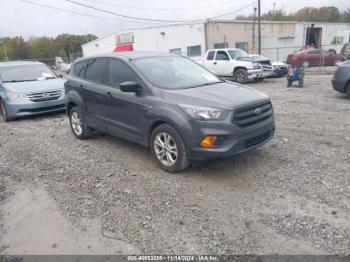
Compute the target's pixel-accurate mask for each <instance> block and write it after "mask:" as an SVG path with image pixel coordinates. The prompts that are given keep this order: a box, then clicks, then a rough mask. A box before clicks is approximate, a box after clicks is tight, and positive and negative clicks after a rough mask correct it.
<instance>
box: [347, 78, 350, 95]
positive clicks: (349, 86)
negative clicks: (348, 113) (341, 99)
mask: <svg viewBox="0 0 350 262" xmlns="http://www.w3.org/2000/svg"><path fill="white" fill-rule="evenodd" d="M346 95H347V96H348V98H350V82H349V83H348V84H347V86H346Z"/></svg>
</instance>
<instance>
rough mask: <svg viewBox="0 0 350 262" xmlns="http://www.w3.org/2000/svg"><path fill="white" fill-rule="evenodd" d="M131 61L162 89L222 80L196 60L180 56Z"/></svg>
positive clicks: (188, 86)
mask: <svg viewBox="0 0 350 262" xmlns="http://www.w3.org/2000/svg"><path fill="white" fill-rule="evenodd" d="M132 63H133V64H134V65H135V67H136V68H137V69H138V71H139V72H140V73H141V74H142V75H143V76H144V77H145V78H147V79H148V80H149V81H150V82H151V83H152V84H154V85H155V86H157V87H160V88H163V89H185V88H192V87H198V86H203V85H211V84H215V83H219V82H222V81H221V80H220V79H219V78H217V77H216V76H215V75H214V74H212V73H210V72H209V71H208V70H206V69H204V68H203V67H201V66H200V65H198V64H197V63H196V62H193V61H191V60H190V59H187V58H184V57H180V56H178V57H177V56H174V57H172V56H169V57H149V58H141V59H136V60H134V61H132Z"/></svg>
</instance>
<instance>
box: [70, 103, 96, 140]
mask: <svg viewBox="0 0 350 262" xmlns="http://www.w3.org/2000/svg"><path fill="white" fill-rule="evenodd" d="M69 123H70V127H71V129H72V131H73V134H74V135H75V137H76V138H78V139H87V138H90V137H91V135H92V134H91V130H90V128H89V127H88V125H87V124H86V120H85V116H84V112H83V110H82V109H81V108H79V107H77V106H75V107H73V108H72V109H71V110H70V112H69Z"/></svg>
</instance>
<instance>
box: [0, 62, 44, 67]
mask: <svg viewBox="0 0 350 262" xmlns="http://www.w3.org/2000/svg"><path fill="white" fill-rule="evenodd" d="M42 64H43V63H41V62H39V61H35V60H33V61H7V62H0V67H12V66H23V65H42Z"/></svg>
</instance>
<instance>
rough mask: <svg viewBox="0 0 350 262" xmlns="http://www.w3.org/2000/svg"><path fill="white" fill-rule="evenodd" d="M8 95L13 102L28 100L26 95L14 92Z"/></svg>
mask: <svg viewBox="0 0 350 262" xmlns="http://www.w3.org/2000/svg"><path fill="white" fill-rule="evenodd" d="M7 95H8V96H9V98H10V99H12V100H28V96H27V95H26V94H19V93H16V92H12V91H7Z"/></svg>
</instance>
